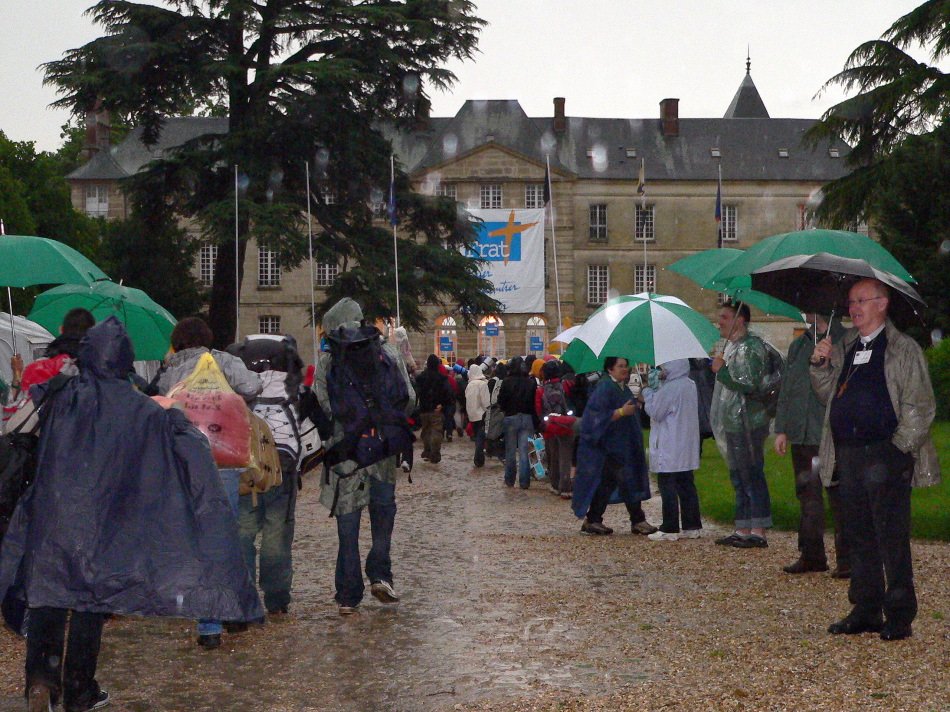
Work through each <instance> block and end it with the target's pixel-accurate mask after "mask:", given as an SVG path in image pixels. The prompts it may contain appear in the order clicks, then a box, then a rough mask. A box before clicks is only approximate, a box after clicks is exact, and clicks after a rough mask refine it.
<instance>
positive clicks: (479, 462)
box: [465, 363, 491, 467]
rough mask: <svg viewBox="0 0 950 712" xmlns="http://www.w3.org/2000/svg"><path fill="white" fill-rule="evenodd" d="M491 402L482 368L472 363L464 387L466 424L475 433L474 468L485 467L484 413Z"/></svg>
mask: <svg viewBox="0 0 950 712" xmlns="http://www.w3.org/2000/svg"><path fill="white" fill-rule="evenodd" d="M490 400H491V394H490V393H489V392H488V379H487V378H485V374H484V373H483V370H482V366H479V365H478V364H477V363H473V364H472V365H471V366H469V367H468V385H467V386H466V387H465V409H466V410H467V411H468V422H470V423H471V424H472V428H473V429H474V431H475V459H474V464H475V467H484V466H485V411H486V410H487V409H488V405H489V403H490Z"/></svg>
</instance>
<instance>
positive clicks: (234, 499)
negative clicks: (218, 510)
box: [198, 467, 242, 635]
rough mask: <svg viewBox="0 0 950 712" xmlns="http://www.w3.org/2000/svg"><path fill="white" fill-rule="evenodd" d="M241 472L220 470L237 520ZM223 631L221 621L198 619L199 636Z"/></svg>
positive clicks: (227, 469)
mask: <svg viewBox="0 0 950 712" xmlns="http://www.w3.org/2000/svg"><path fill="white" fill-rule="evenodd" d="M241 471H242V470H241V469H240V468H230V467H222V468H219V469H218V475H219V476H220V477H221V484H222V485H223V486H224V493H225V494H226V495H227V496H228V503H229V504H230V505H231V511H232V512H234V517H235V519H237V517H238V502H239V500H240V495H239V494H238V486H239V485H240V483H241ZM222 630H224V627H223V626H222V625H221V621H217V620H214V619H212V618H199V619H198V635H220V634H221V631H222Z"/></svg>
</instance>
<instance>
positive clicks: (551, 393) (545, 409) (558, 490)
mask: <svg viewBox="0 0 950 712" xmlns="http://www.w3.org/2000/svg"><path fill="white" fill-rule="evenodd" d="M535 363H538V361H535ZM543 364H544V365H543V366H542V367H541V377H542V383H541V387H540V388H538V389H537V391H536V392H535V397H534V403H535V410H536V412H537V414H538V418H540V419H541V427H542V428H543V430H544V451H545V452H546V453H547V457H548V463H547V464H548V479H549V481H550V483H551V491H552V492H554V493H555V494H557V495H560V496H561V497H562V498H563V499H570V498H571V492H572V490H573V486H572V484H571V464H572V461H573V454H574V420H575V417H574V411H573V409H572V408H571V406H570V404H569V400H568V395H569V393H568V391H567V388H566V385H565V383H564V381H563V380H561V364H560V363H559V362H558V361H544V362H543Z"/></svg>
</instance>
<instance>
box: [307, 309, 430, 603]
mask: <svg viewBox="0 0 950 712" xmlns="http://www.w3.org/2000/svg"><path fill="white" fill-rule="evenodd" d="M362 322H363V310H362V309H361V308H360V305H359V304H357V303H356V302H355V301H353V300H352V299H350V298H349V297H344V298H343V299H341V300H340V301H338V302H337V303H336V304H334V305H333V306H332V307H330V309H329V310H327V313H326V314H324V316H323V324H322V325H323V330H324V332H325V333H327V334H330V333H332V332H336V331H337V330H338V329H340V327H343V328H344V329H348V328H358V327H359V326H360V325H361V324H362ZM380 338H381V337H380ZM381 349H382V350H384V351H385V352H386V354H387V355H388V356H389V357H390V358H391V359H392V360H393V362H394V363H395V364H396V370H398V372H399V377H401V378H403V379H404V380H405V386H406V389H407V391H408V395H409V398H408V401H407V402H406V404H405V413H406V415H407V416H408V415H409V414H410V413H412V411H413V410H414V409H415V407H416V399H415V396H414V391H413V388H412V384H411V383H410V381H409V374H408V373H407V372H406V366H405V364H404V363H403V361H402V357H401V356H400V354H399V351H398V350H397V349H396V347H395V346H392V345H390V344H386V343H384V344H382V346H381ZM430 358H431V357H430ZM436 360H438V357H436ZM331 366H332V356H331V354H329V353H327V352H325V351H324V352H321V353H320V354H318V356H317V363H316V367H315V368H314V375H313V392H314V393H315V394H316V396H317V402H318V403H319V405H320V409H321V410H322V411H323V414H324V415H325V416H326V418H327V419H329V420H330V421H331V422H332V431H333V432H332V434H331V435H330V437H329V438H328V439H327V440H326V441H325V444H326V447H327V450H328V451H330V450H331V449H332V448H333V446H334V445H335V444H336V443H338V442H340V441H342V440H343V438H344V427H343V423H342V422H340V420H339V419H338V418H335V416H334V413H333V407H332V405H331V403H330V393H329V390H328V388H327V378H328V375H329V373H330V368H331ZM436 375H437V376H438V377H439V378H442V376H441V375H439V374H438V371H436ZM420 377H421V376H420ZM443 382H444V379H443ZM439 427H441V426H439ZM398 458H399V456H398V455H393V456H391V457H387V458H386V459H384V460H380V461H379V462H377V463H374V464H371V465H367V466H366V467H358V465H357V463H356V462H354V461H353V460H351V459H346V460H342V461H341V462H337V463H335V464H333V465H331V466H329V467H327V468H326V470H325V475H324V477H323V479H322V481H321V483H320V503H321V504H323V505H324V506H325V507H326V508H327V509H329V510H330V514H331V515H332V516H335V517H336V530H337V540H338V543H339V547H338V549H337V558H336V574H335V577H334V584H335V587H336V593H335V595H334V599H335V600H336V602H337V605H338V606H339V609H338V610H339V613H340V615H342V616H348V615H352V614H354V613H357V611H358V607H359V605H360V602H361V601H362V600H363V593H364V592H365V585H364V583H363V573H362V571H361V570H360V547H359V538H360V520H361V518H362V514H363V509H365V508H366V507H369V522H370V527H371V529H372V540H373V544H372V547H371V548H370V550H369V553H368V554H367V555H366V576H367V578H369V581H370V593H371V594H372V595H373V597H374V598H376V599H377V600H378V601H380V602H381V603H385V604H390V603H396V602H398V601H399V596H398V595H397V594H396V590H395V588H394V587H393V572H392V558H391V554H390V544H391V542H392V535H393V527H394V526H395V523H396V470H397V468H398V466H399V462H397V460H398Z"/></svg>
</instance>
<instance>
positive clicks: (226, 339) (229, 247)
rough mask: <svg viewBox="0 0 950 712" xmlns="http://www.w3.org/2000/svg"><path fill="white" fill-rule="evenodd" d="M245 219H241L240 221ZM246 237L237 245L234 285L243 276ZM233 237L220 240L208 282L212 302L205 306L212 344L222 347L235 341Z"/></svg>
mask: <svg viewBox="0 0 950 712" xmlns="http://www.w3.org/2000/svg"><path fill="white" fill-rule="evenodd" d="M243 222H244V221H242V223H243ZM246 252H247V240H246V239H242V240H241V241H240V243H239V247H238V273H237V275H236V276H237V284H238V285H240V284H241V282H242V280H243V277H244V255H245V253H246ZM234 266H235V265H234V240H230V241H228V242H225V243H222V244H221V245H220V246H219V248H218V259H217V261H216V262H215V265H214V282H213V283H212V285H211V303H210V305H209V307H208V324H209V326H210V327H211V331H212V332H214V347H215V348H216V349H223V348H224V347H226V346H227V345H228V344H231V343H234V341H236V340H237V314H236V305H237V302H236V301H235V298H236V296H237V295H236V293H235V272H234Z"/></svg>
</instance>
